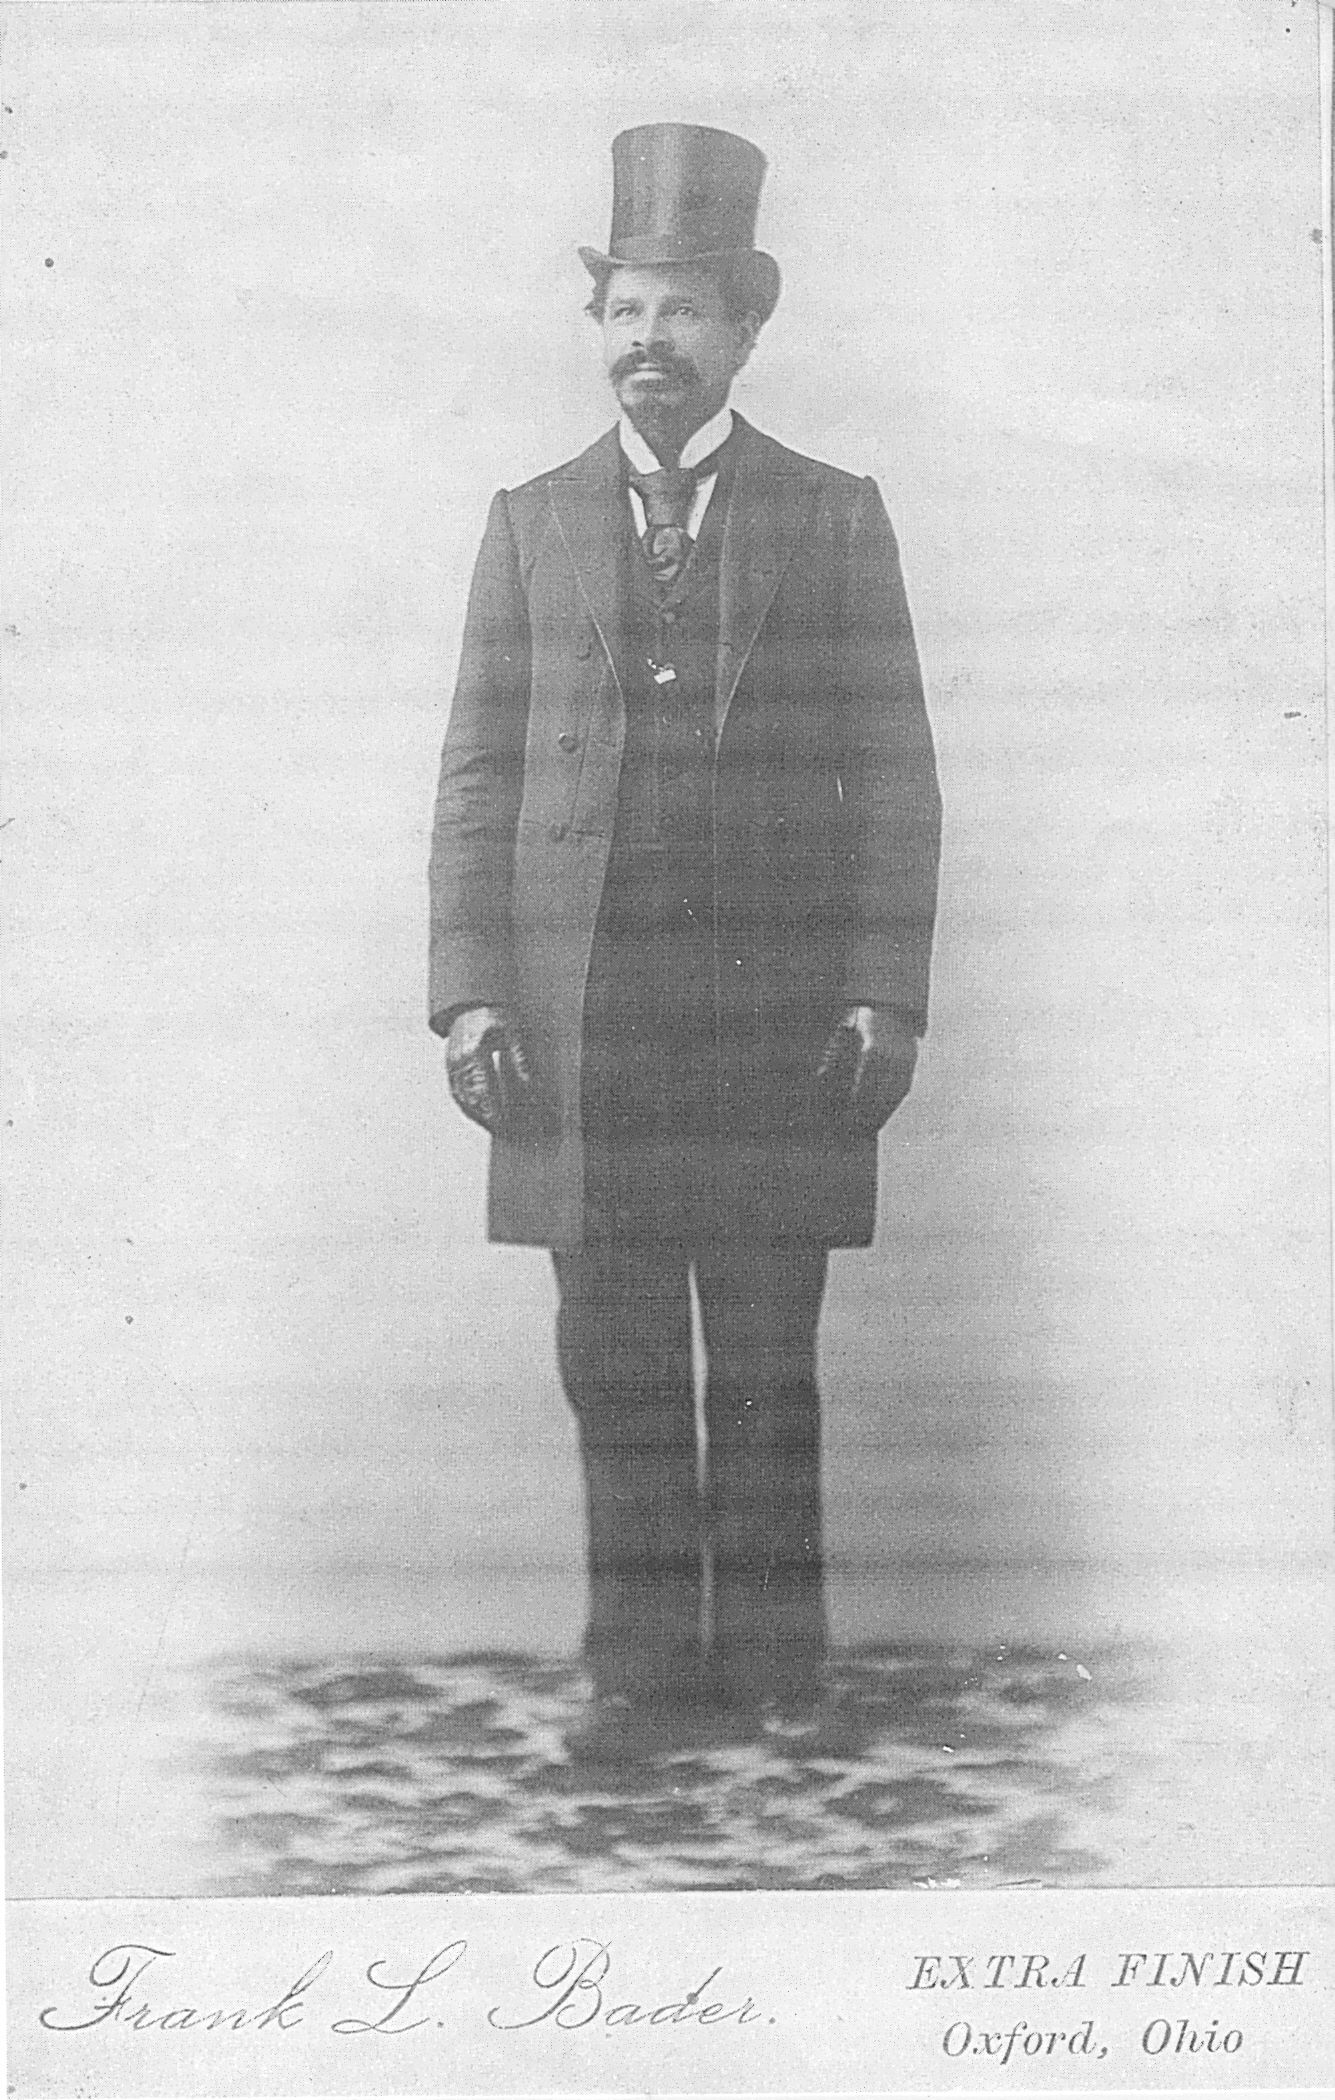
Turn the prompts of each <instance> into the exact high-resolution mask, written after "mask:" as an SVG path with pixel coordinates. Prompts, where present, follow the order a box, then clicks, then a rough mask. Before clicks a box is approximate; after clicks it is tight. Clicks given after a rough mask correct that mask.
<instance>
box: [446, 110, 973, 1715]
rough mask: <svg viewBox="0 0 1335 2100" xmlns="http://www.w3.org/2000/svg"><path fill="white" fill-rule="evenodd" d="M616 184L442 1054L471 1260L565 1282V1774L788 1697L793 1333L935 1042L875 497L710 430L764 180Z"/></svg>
mask: <svg viewBox="0 0 1335 2100" xmlns="http://www.w3.org/2000/svg"><path fill="white" fill-rule="evenodd" d="M612 154H613V175H614V191H613V211H612V233H611V239H610V241H609V243H608V247H607V250H606V252H603V251H599V250H594V249H589V248H585V249H581V251H580V253H581V255H582V257H583V259H584V262H585V264H586V266H587V268H588V270H589V272H590V274H591V276H592V278H593V285H594V292H593V298H592V300H591V302H590V308H589V310H590V312H591V314H592V315H593V317H594V318H595V320H596V321H597V322H598V324H599V326H600V327H601V330H602V339H603V353H604V359H605V362H606V367H607V372H608V376H609V378H610V381H611V384H612V387H613V389H614V391H615V393H616V397H617V401H618V403H619V406H620V411H621V413H620V419H619V422H618V424H617V426H616V427H615V428H613V429H611V430H609V431H608V432H607V433H606V434H605V435H604V436H603V437H601V438H599V439H598V441H597V442H596V443H595V444H594V445H592V446H591V447H590V448H589V450H588V451H586V452H584V453H582V454H581V455H580V456H579V457H578V458H577V459H574V460H571V461H570V462H568V463H567V464H566V465H564V466H560V467H557V468H555V469H554V470H553V471H552V472H550V473H546V474H542V475H540V476H539V477H538V478H537V479H536V480H534V481H531V482H528V483H527V484H526V485H525V486H523V487H522V488H518V489H514V490H508V491H507V490H502V491H501V493H500V494H499V495H497V496H496V498H495V500H494V501H493V503H492V506H491V513H490V517H489V519H488V522H487V528H486V534H485V537H484V540H483V543H482V549H481V552H480V554H479V556H478V561H477V568H476V572H475V575H474V579H473V586H472V592H471V595H470V599H469V605H468V616H467V622H466V626H465V632H464V640H463V649H462V660H461V664H460V670H459V677H458V684H457V687H456V691H455V697H454V705H453V711H452V713H451V716H450V722H449V729H448V733H447V735H446V739H445V750H444V758H443V762H442V770H441V778H440V791H439V798H438V802H437V809H436V821H435V833H434V842H433V851H432V863H431V888H432V962H431V1000H430V1019H431V1026H432V1028H433V1029H435V1030H436V1032H437V1033H438V1034H440V1035H443V1036H445V1037H446V1038H447V1041H448V1049H447V1066H448V1072H449V1080H450V1086H451V1089H452V1091H453V1094H454V1097H455V1099H456V1101H457V1102H458V1104H459V1106H460V1107H461V1108H462V1109H463V1111H464V1113H465V1114H466V1115H469V1116H471V1117H472V1118H473V1119H474V1120H475V1121H477V1122H479V1123H481V1124H482V1125H483V1126H484V1127H485V1128H486V1129H487V1130H489V1131H490V1133H491V1136H492V1149H491V1168H490V1186H489V1218H490V1231H491V1236H492V1237H493V1238H494V1239H497V1240H505V1241H518V1242H523V1243H526V1244H530V1245H540V1246H546V1247H550V1248H551V1249H552V1251H553V1259H554V1263H555V1269H556V1282H557V1291H558V1298H559V1311H558V1316H557V1354H558V1360H559V1365H560V1371H561V1377H562V1381H563V1384H564V1388H565V1392H566V1396H567V1398H568V1400H569V1402H570V1405H571V1407H572V1409H573V1412H574V1416H575V1420H576V1423H577V1426H578V1434H579V1441H580V1451H581V1456H582V1460H583V1466H584V1477H585V1486H586V1498H587V1530H588V1569H589V1585H590V1601H589V1616H588V1628H587V1634H586V1641H585V1654H586V1657H587V1661H588V1664H589V1667H590V1670H591V1673H592V1676H593V1682H594V1687H595V1692H596V1694H597V1702H598V1703H597V1707H596V1711H595V1715H594V1724H593V1729H592V1731H591V1733H590V1736H589V1740H591V1741H594V1740H596V1741H598V1742H601V1743H603V1744H604V1745H605V1744H606V1743H607V1742H608V1741H611V1742H613V1743H617V1744H621V1745H622V1746H623V1747H624V1746H627V1745H633V1744H634V1743H636V1742H637V1741H639V1742H643V1741H653V1740H655V1739H658V1738H659V1737H660V1735H661V1732H662V1730H663V1729H664V1728H665V1726H666V1723H667V1717H668V1716H669V1714H670V1713H671V1712H673V1711H675V1712H677V1713H680V1712H681V1711H682V1709H683V1707H685V1708H691V1707H693V1706H694V1707H695V1708H696V1709H697V1710H706V1711H708V1710H710V1705H711V1702H712V1703H713V1705H714V1707H715V1709H716V1708H717V1705H718V1703H719V1702H722V1703H723V1704H724V1705H725V1706H726V1707H727V1708H728V1709H729V1710H730V1711H731V1712H732V1714H733V1715H735V1716H738V1717H740V1718H741V1720H742V1721H743V1723H744V1725H748V1726H749V1725H752V1724H753V1723H754V1722H755V1721H756V1720H758V1719H759V1718H761V1717H763V1716H764V1715H766V1714H767V1713H768V1712H770V1711H773V1710H775V1709H777V1710H778V1711H780V1712H783V1713H792V1712H793V1711H794V1710H796V1711H798V1712H804V1711H807V1710H809V1709H810V1707H811V1705H812V1703H813V1702H814V1701H815V1700H816V1698H817V1695H818V1691H819V1685H820V1669H821V1662H822V1658H823V1654H824V1649H825V1640H826V1619H825V1606H824V1598H823V1590H822V1572H821V1499H820V1415H819V1401H818V1396H817V1386H816V1327H817V1321H818V1318H819V1313H820V1305H821V1298H822V1293H823V1290H824V1286H825V1278H826V1266H827V1258H828V1253H829V1250H830V1249H831V1248H832V1247H840V1246H849V1247H856V1246H866V1245H867V1244H868V1243H869V1242H870V1239H871V1236H872V1229H873V1223H874V1212H875V1196H876V1150H877V1143H876V1141H877V1132H878V1130H879V1129H880V1127H881V1125H882V1124H883V1123H884V1122H885V1121H886V1119H887V1118H888V1117H889V1116H890V1115H892V1114H893V1112H894V1110H895V1109H896V1108H897V1107H898V1106H899V1104H900V1103H901V1102H902V1101H903V1099H904V1097H905V1095H906V1094H907V1092H908V1090H909V1086H910V1083H911V1080H912V1077H913V1070H914V1060H915V1056H916V1052H917V1042H918V1038H919V1037H920V1035H921V1034H922V1032H923V1029H924V1027H925V1025H926V1019H927V986H928V964H929V955H930V948H931V938H932V924H933V917H934V911H935V898H936V870H937V855H938V844H939V829H940V800H939V795H938V789H937V781H936V772H935V765H934V760H933V753H932V743H931V737H930V733H929V729H928V724H927V718H926V714H925V711H924V706H923V696H922V688H921V683H920V679H919V673H918V662H917V656H916V652H915V648H914V640H913V631H912V627H911V624H910V619H909V610H908V606H907V603H906V601H905V595H904V588H903V584H902V582H901V578H900V570H899V561H898V556H897V552H896V546H895V540H894V536H893V534H892V532H891V529H890V525H889V522H888V520H887V518H886V514H885V511H884V508H883V506H882V503H881V498H880V495H879V493H878V491H877V488H876V485H875V483H874V482H873V481H871V480H867V479H859V478H858V477H857V476H856V475H853V474H847V473H844V472H841V471H840V470H839V469H837V468H835V467H830V466H825V465H822V464H821V463H819V462H818V461H816V460H812V459H807V458H804V457H803V456H802V455H800V454H799V453H796V452H792V451H789V450H788V449H787V448H786V447H785V446H783V445H780V444H777V443H776V442H775V441H774V439H772V438H769V437H765V436H762V434H761V433H760V432H759V431H757V430H755V429H753V428H752V427H751V426H750V425H749V424H748V423H746V422H744V421H743V419H742V418H741V417H740V416H738V415H736V414H734V413H733V411H732V410H731V409H730V408H729V407H728V394H729V390H730V388H731V385H732V382H733V379H734V378H735V376H736V374H737V372H738V371H739V370H740V369H741V367H742V365H743V364H744V363H745V362H746V360H747V358H748V357H749V356H750V354H751V351H752V349H753V348H754V345H755V342H756V339H757V336H758V335H759V333H760V330H761V328H762V327H763V326H764V324H765V322H766V321H767V320H768V319H769V317H770V315H771V314H772V312H773V310H774V307H775V304H776V301H777V299H778V294H779V271H778V266H777V265H776V263H775V262H774V260H773V258H772V257H771V256H769V255H766V254H764V253H762V252H761V251H759V250H757V248H756V246H755V225H756V216H757V209H758V205H759V198H760V188H761V182H762V179H763V175H764V169H765V161H764V157H763V156H762V154H761V153H759V152H758V151H757V149H756V148H755V147H754V146H752V145H750V144H748V143H747V142H746V141H745V140H744V139H740V138H736V137H734V136H733V135H732V134H731V133H729V132H725V131H716V130H712V129H709V128H706V127H703V126H698V125H685V124H650V125H642V126H640V127H638V128H637V129H635V130H632V131H626V132H623V133H622V134H621V135H620V137H619V138H617V139H616V141H615V142H614V144H613V148H612ZM692 1274H693V1275H694V1279H695V1286H696V1292H697V1295H698V1300H699V1308H700V1316H701V1324H702V1330H703V1335H704V1346H705V1354H706V1359H707V1377H706V1383H705V1390H704V1395H703V1431H704V1434H703V1437H702V1438H700V1437H698V1435H697V1415H696V1399H695V1391H694V1382H693V1372H692V1346H691V1296H690V1291H691V1281H690V1280H691V1276H692Z"/></svg>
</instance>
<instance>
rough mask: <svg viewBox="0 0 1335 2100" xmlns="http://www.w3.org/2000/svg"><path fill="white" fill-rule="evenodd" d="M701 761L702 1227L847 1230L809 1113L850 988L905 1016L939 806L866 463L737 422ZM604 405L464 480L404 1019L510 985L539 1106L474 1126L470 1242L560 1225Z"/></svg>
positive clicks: (581, 922) (614, 705) (847, 1204)
mask: <svg viewBox="0 0 1335 2100" xmlns="http://www.w3.org/2000/svg"><path fill="white" fill-rule="evenodd" d="M736 420H737V425H738V434H737V459H736V469H735V478H734V482H733V489H732V498H731V503H730V505H729V509H728V513H727V520H726V525H725V529H724V536H723V545H722V552H721V557H720V562H721V566H720V618H719V637H718V662H717V678H716V688H715V714H714V726H715V731H716V747H715V760H714V769H713V783H712V811H711V829H712V852H711V853H710V861H711V874H712V901H713V914H712V916H713V926H712V955H713V987H712V989H713V1002H712V1004H713V1012H714V1016H715V1031H714V1051H715V1076H716V1085H717V1105H718V1118H719V1120H718V1124H717V1138H716V1141H715V1142H714V1143H713V1144H712V1145H711V1148H710V1150H711V1159H712V1161H713V1165H714V1168H715V1170H716V1171H715V1172H714V1175H713V1182H712V1195H711V1201H710V1215H709V1217H708V1218H707V1220H705V1221H702V1224H701V1233H702V1236H703V1237H707V1238H723V1239H752V1240H756V1239H758V1240H761V1241H775V1240H785V1239H812V1240H816V1241H820V1242H823V1243H824V1244H826V1245H829V1246H839V1245H844V1246H849V1245H852V1246H862V1245H866V1244H867V1243H868V1242H869V1241H870V1239H871V1235H872V1230H873V1225H874V1220H875V1199H876V1141H875V1139H874V1138H870V1137H862V1136H857V1135H855V1134H853V1133H851V1132H850V1131H849V1130H848V1129H847V1127H846V1126H845V1125H843V1124H841V1123H839V1122H838V1121H831V1120H830V1118H829V1116H828V1115H827V1114H825V1113H822V1111H821V1107H820V1104H819V1102H818V1100H817V1095H816V1089H815V1087H814V1084H813V1080H814V1073H815V1069H816V1065H817V1063H818V1061H819V1057H820V1052H821V1048H822V1045H823V1043H824V1041H825V1039H826V1037H827V1035H828V1032H829V1030H830V1028H831V1027H832V1026H833V1024H834V1023H835V1022H836V1021H837V1020H838V1018H839V1016H840V1013H841V1012H842V1010H843V1009H844V1008H845V1007H846V1006H847V1005H849V1004H859V1005H861V1004H866V1005H880V1006H887V1007H893V1008H896V1009H898V1011H899V1012H900V1013H901V1014H902V1015H903V1016H904V1018H905V1020H906V1021H907V1022H908V1024H909V1025H910V1026H911V1027H912V1028H913V1029H914V1030H915V1031H917V1032H919V1033H921V1031H922V1030H923V1028H924V1027H925V1025H926V1018H927V987H928V966H929V960H930V952H931V940H932V925H933V918H934V914H935V906H936V876H937V859H938V851H939V841H940V815H941V804H940V796H939V792H938V787H937V778H936V767H935V761H934V756H933V750H932V741H931V735H930V731H929V728H928V723H927V716H926V711H925V708H924V705H923V694H922V685H921V680H920V677H919V671H918V660H917V652H916V649H915V647H914V640H913V630H912V625H911V623H910V618H909V610H908V605H907V602H906V599H905V595H904V587H903V582H902V579H901V575H900V567H899V558H898V552H897V549H896V545H895V539H894V534H893V533H892V531H891V528H890V524H889V520H888V519H887V517H886V514H885V509H884V506H883V505H882V502H881V498H880V494H879V492H878V490H877V487H876V484H875V482H874V481H872V480H861V479H859V478H858V477H857V476H855V475H852V474H846V473H843V472H841V471H840V470H838V469H837V468H834V467H829V466H825V465H822V464H821V463H820V462H819V461H816V460H811V459H806V458H804V457H802V455H801V454H799V453H796V452H792V451H789V450H788V449H787V447H786V446H783V445H780V444H777V443H775V441H774V440H773V439H772V438H768V437H765V436H763V435H762V434H761V433H760V432H758V431H756V430H754V429H753V428H752V427H751V426H750V425H749V424H747V423H745V422H744V421H743V420H742V419H741V418H740V417H738V418H737V419H736ZM624 506H625V495H624V487H623V481H622V465H621V457H620V444H619V438H618V433H617V431H616V430H615V429H613V430H611V431H609V432H607V434H606V435H605V436H603V437H602V438H600V439H599V440H598V442H597V443H596V444H594V445H593V446H591V447H590V448H589V450H588V451H587V452H584V453H582V454H581V455H580V456H579V458H577V459H575V460H572V461H570V462H569V463H568V464H567V465H565V466H562V467H558V468H557V469H556V470H555V471H554V472H552V473H549V474H543V475H540V476H539V477H538V478H537V479H536V480H534V481H531V482H528V483H527V484H526V485H525V486H524V487H522V488H519V489H515V490H512V491H505V490H502V491H501V493H500V494H498V495H497V496H496V498H495V500H494V501H493V503H492V506H491V512H490V515H489V517H488V520H487V528H486V534H485V537H484V539H483V542H482V548H481V551H480V553H479V555H478V560H477V567H476V571H475V573H474V577H473V585H472V591H471V594H470V597H469V604H468V616H467V621H466V624H465V629H464V639H463V651H462V658H461V663H460V669H459V678H458V684H457V686H456V689H455V695H454V705H453V710H452V712H451V715H450V721H449V728H448V732H447V734H446V738H445V750H444V756H443V760H442V765H441V776H440V790H439V795H438V798H437V804H436V818H435V830H434V836H433V843H432V854H431V990H430V1016H431V1022H432V1026H433V1027H434V1028H435V1029H436V1030H437V1032H440V1033H443V1032H445V1031H446V1030H447V1029H448V1025H449V1020H450V1017H451V1015H452V1014H453V1013H455V1012H457V1011H459V1010H460V1009H461V1008H462V1007H465V1006H473V1005H490V1006H502V1007H506V1008H508V1009H509V1010H510V1011H511V1012H512V1013H513V1014H514V1016H515V1017H516V1019H517V1020H518V1022H519V1024H520V1026H521V1028H522V1030H523V1033H524V1037H525V1039H526V1042H527V1045H528V1049H529V1054H530V1058H531V1061H532V1064H533V1067H534V1077H535V1084H536V1087H537V1089H538V1095H539V1101H540V1112H539V1113H536V1114H534V1115H533V1116H532V1117H530V1118H529V1119H528V1120H527V1121H526V1122H525V1124H524V1125H523V1127H522V1128H520V1129H519V1130H517V1131H516V1132H514V1133H513V1134H510V1135H506V1136H504V1137H500V1138H496V1139H494V1140H493V1143H492V1153H491V1175H490V1193H489V1225H490V1233H491V1237H492V1238H493V1239H497V1240H510V1241H519V1242H523V1243H526V1244H529V1245H541V1246H550V1247H561V1248H569V1247H576V1246H579V1245H580V1244H582V1242H583V1241H584V1239H585V1237H586V1218H585V1203H584V1146H583V1138H582V1132H581V1114H580V1096H581V1088H580V1074H581V1051H582V1038H583V1020H584V998H585V988H586V983H587V979H588V972H589V962H590V956H591V952H592V949H593V942H594V932H595V927H596V924H597V921H598V912H599V905H600V902H601V899H602V893H603V885H604V878H605V874H606V870H607V866H608V856H609V851H610V848H611V844H612V831H613V821H614V818H615V815H616V810H617V791H618V784H619V778H620V768H621V759H622V752H623V748H624V744H625V735H626V701H625V690H626V686H627V683H628V680H627V677H626V671H625V665H624V663H619V660H618V659H619V656H620V654H621V650H622V646H623V645H622V643H621V638H620V629H621V613H620V606H619V602H618V600H619V586H618V575H619V555H620V549H621V545H622V542H623V539H624V533H625V518H624Z"/></svg>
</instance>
